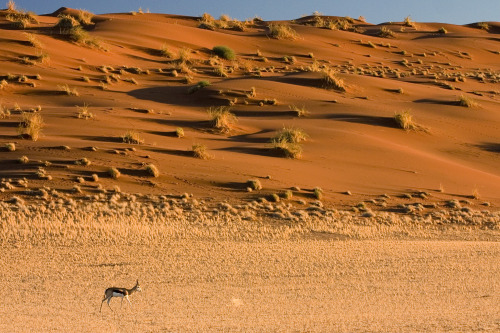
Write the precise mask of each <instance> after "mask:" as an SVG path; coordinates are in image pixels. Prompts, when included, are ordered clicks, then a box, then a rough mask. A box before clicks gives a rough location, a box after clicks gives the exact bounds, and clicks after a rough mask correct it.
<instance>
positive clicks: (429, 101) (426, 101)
mask: <svg viewBox="0 0 500 333" xmlns="http://www.w3.org/2000/svg"><path fill="white" fill-rule="evenodd" d="M413 103H423V104H438V105H452V106H457V105H460V104H459V102H457V101H442V100H439V99H433V98H421V99H416V100H414V101H413Z"/></svg>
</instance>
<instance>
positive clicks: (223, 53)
mask: <svg viewBox="0 0 500 333" xmlns="http://www.w3.org/2000/svg"><path fill="white" fill-rule="evenodd" d="M212 51H213V52H214V53H215V54H216V55H218V56H219V57H221V58H222V59H226V60H234V59H236V54H235V53H234V51H233V49H231V48H229V47H227V46H223V45H220V46H215V47H214V48H213V49H212Z"/></svg>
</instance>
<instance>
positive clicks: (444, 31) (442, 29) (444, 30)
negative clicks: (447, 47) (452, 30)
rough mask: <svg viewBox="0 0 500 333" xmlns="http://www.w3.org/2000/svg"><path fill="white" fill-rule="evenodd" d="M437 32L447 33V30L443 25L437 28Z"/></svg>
mask: <svg viewBox="0 0 500 333" xmlns="http://www.w3.org/2000/svg"><path fill="white" fill-rule="evenodd" d="M438 33H440V34H447V33H448V30H446V28H445V27H441V28H439V30H438Z"/></svg>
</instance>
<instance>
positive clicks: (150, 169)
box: [146, 163, 160, 177]
mask: <svg viewBox="0 0 500 333" xmlns="http://www.w3.org/2000/svg"><path fill="white" fill-rule="evenodd" d="M146 172H147V173H148V174H149V175H150V176H151V177H159V176H160V170H158V168H157V167H156V165H154V164H152V163H151V164H148V165H146Z"/></svg>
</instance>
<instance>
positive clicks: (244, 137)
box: [224, 130, 272, 143]
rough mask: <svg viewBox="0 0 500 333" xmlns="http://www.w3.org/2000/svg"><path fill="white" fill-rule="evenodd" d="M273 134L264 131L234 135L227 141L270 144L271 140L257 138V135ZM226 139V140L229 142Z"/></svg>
mask: <svg viewBox="0 0 500 333" xmlns="http://www.w3.org/2000/svg"><path fill="white" fill-rule="evenodd" d="M270 132H272V131H271V130H262V131H259V132H255V133H250V134H240V135H233V136H230V137H228V138H227V139H229V140H231V141H234V142H246V143H269V138H267V137H264V138H262V137H255V135H259V134H266V133H270ZM227 139H224V140H227Z"/></svg>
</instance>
